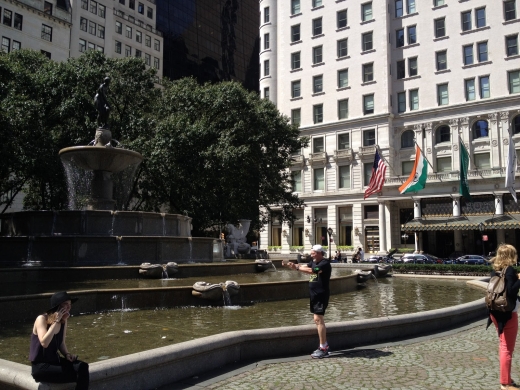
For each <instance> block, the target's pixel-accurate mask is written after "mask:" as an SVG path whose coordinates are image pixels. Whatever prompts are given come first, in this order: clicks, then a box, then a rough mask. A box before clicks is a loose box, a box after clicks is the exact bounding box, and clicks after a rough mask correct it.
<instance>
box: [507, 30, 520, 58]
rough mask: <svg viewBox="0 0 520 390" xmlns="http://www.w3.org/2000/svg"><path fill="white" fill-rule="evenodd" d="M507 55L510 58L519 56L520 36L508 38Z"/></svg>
mask: <svg viewBox="0 0 520 390" xmlns="http://www.w3.org/2000/svg"><path fill="white" fill-rule="evenodd" d="M506 55H507V56H508V57H510V56H516V55H518V34H516V35H510V36H507V37H506Z"/></svg>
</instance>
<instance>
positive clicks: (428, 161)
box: [414, 141, 435, 172]
mask: <svg viewBox="0 0 520 390" xmlns="http://www.w3.org/2000/svg"><path fill="white" fill-rule="evenodd" d="M414 142H415V145H416V146H417V147H418V148H419V150H420V151H421V154H422V155H423V157H424V159H425V160H426V162H427V163H428V165H429V166H430V167H431V168H432V172H435V171H434V170H433V165H432V164H431V163H430V160H428V159H427V158H426V156H425V155H424V152H423V151H422V149H421V147H420V146H419V144H418V143H417V141H414Z"/></svg>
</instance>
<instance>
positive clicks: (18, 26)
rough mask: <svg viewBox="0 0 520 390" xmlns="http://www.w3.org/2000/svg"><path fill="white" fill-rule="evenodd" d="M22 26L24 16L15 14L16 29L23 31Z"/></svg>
mask: <svg viewBox="0 0 520 390" xmlns="http://www.w3.org/2000/svg"><path fill="white" fill-rule="evenodd" d="M22 25H23V16H22V15H20V14H16V13H15V14H14V28H16V29H17V30H20V31H21V30H22Z"/></svg>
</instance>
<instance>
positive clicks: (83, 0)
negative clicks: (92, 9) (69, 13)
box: [81, 0, 88, 9]
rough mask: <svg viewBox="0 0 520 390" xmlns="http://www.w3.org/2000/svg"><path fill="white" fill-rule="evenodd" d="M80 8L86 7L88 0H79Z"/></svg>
mask: <svg viewBox="0 0 520 390" xmlns="http://www.w3.org/2000/svg"><path fill="white" fill-rule="evenodd" d="M81 8H83V9H88V0H81Z"/></svg>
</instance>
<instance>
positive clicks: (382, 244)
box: [379, 202, 387, 254]
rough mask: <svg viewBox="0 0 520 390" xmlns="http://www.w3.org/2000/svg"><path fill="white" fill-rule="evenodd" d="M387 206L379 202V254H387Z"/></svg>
mask: <svg viewBox="0 0 520 390" xmlns="http://www.w3.org/2000/svg"><path fill="white" fill-rule="evenodd" d="M386 249H387V248H386V207H385V202H379V254H386Z"/></svg>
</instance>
